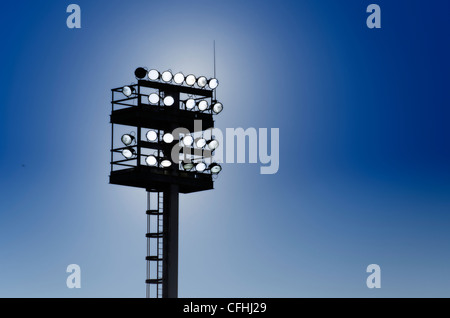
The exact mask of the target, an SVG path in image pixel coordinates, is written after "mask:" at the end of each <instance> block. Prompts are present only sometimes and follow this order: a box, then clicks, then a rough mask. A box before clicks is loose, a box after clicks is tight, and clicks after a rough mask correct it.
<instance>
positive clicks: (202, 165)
mask: <svg viewBox="0 0 450 318" xmlns="http://www.w3.org/2000/svg"><path fill="white" fill-rule="evenodd" d="M205 169H206V164H205V163H204V162H199V163H197V164H196V165H195V170H197V171H198V172H203V171H205Z"/></svg>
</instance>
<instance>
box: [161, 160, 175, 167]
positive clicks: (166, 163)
mask: <svg viewBox="0 0 450 318" xmlns="http://www.w3.org/2000/svg"><path fill="white" fill-rule="evenodd" d="M171 165H172V162H171V161H170V160H168V159H164V160H163V161H161V166H163V167H164V168H167V167H170V166H171Z"/></svg>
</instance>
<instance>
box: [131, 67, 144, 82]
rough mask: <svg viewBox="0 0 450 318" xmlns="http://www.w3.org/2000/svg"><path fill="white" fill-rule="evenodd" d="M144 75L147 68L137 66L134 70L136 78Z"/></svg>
mask: <svg viewBox="0 0 450 318" xmlns="http://www.w3.org/2000/svg"><path fill="white" fill-rule="evenodd" d="M145 75H147V70H146V69H145V68H143V67H138V68H137V69H136V70H135V71H134V76H136V78H138V79H143V78H144V77H145Z"/></svg>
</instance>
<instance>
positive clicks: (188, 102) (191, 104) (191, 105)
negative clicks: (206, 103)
mask: <svg viewBox="0 0 450 318" xmlns="http://www.w3.org/2000/svg"><path fill="white" fill-rule="evenodd" d="M184 104H185V105H186V109H188V110H191V109H192V108H194V107H195V100H194V99H193V98H189V99H188V100H186V101H185V102H184Z"/></svg>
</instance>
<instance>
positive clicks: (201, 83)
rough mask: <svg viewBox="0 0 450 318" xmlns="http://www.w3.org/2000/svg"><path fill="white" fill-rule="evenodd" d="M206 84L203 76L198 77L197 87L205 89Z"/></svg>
mask: <svg viewBox="0 0 450 318" xmlns="http://www.w3.org/2000/svg"><path fill="white" fill-rule="evenodd" d="M206 83H207V80H206V77H204V76H200V77H199V78H198V80H197V85H198V86H199V87H205V86H206Z"/></svg>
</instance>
